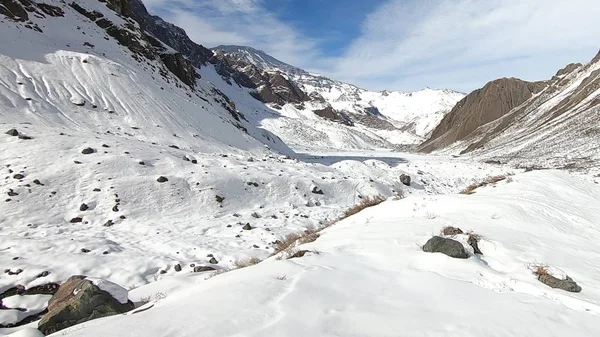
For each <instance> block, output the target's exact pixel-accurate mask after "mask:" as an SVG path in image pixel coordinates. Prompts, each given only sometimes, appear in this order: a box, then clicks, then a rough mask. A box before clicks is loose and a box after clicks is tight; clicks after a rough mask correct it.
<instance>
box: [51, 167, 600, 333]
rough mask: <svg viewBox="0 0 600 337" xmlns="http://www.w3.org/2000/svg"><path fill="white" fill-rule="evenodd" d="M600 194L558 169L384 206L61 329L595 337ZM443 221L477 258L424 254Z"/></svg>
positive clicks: (158, 287)
mask: <svg viewBox="0 0 600 337" xmlns="http://www.w3.org/2000/svg"><path fill="white" fill-rule="evenodd" d="M599 193H600V189H599V188H598V187H596V186H589V184H588V183H587V182H586V181H583V180H579V179H574V178H573V177H571V176H570V175H568V174H566V173H564V172H551V171H538V172H531V173H526V174H523V175H517V176H515V177H514V180H513V181H512V182H509V183H502V184H500V185H498V186H497V187H496V188H492V187H487V188H483V189H481V190H479V191H477V193H476V194H474V195H446V196H438V197H427V198H423V197H421V196H414V197H409V198H406V199H404V200H397V201H393V200H390V201H388V202H385V203H383V204H381V205H379V206H376V207H374V208H370V209H367V210H365V211H363V212H361V213H359V214H357V215H355V216H352V217H350V218H348V219H346V220H343V221H342V222H340V223H338V224H337V225H335V226H333V227H331V228H329V229H327V230H326V231H325V232H323V233H322V235H321V237H320V238H319V239H318V240H317V241H315V242H313V243H309V244H306V245H303V246H300V247H298V249H302V250H308V253H306V255H304V257H302V258H293V259H281V260H278V259H277V258H275V257H273V258H271V259H269V260H266V261H263V262H261V263H259V264H258V265H255V266H252V267H249V268H244V269H239V270H234V271H231V272H228V273H225V274H221V275H217V276H214V277H211V278H206V277H198V276H194V275H180V276H179V277H171V278H168V279H164V280H161V281H159V282H156V283H154V284H151V285H148V286H146V287H141V288H138V289H136V290H134V291H132V292H131V294H130V297H131V298H132V299H135V300H139V299H142V298H144V297H147V298H150V299H151V300H150V302H149V303H147V304H145V305H144V306H142V307H140V308H139V309H138V310H136V311H134V312H133V314H128V315H118V316H113V317H108V318H104V319H99V320H95V321H91V322H86V323H85V324H82V325H79V326H75V327H72V328H70V329H68V330H65V331H63V334H66V335H68V336H75V337H79V336H82V337H83V336H85V337H96V336H98V337H100V336H118V335H128V336H150V337H166V336H174V335H176V336H197V335H198V334H199V333H201V334H202V335H204V336H236V335H240V334H243V335H245V336H263V335H265V334H266V335H275V336H306V335H316V336H347V335H360V336H392V335H403V336H423V335H427V336H458V335H460V336H481V335H491V336H513V335H514V336H516V335H521V334H526V335H528V336H535V337H545V336H563V335H569V336H576V337H587V336H593V335H596V334H598V333H599V332H600V325H599V324H598V316H599V315H600V307H599V306H598V301H600V292H599V291H598V289H600V280H599V279H598V275H597V272H596V270H595V268H590V266H595V265H597V264H598V263H599V262H600V261H599V259H600V251H599V249H598V245H597V241H598V239H600V238H599V237H598V232H597V230H596V229H595V228H594V227H593V224H594V223H595V222H597V221H598V220H599V219H600V212H599V211H598V209H597V208H596V209H590V208H589V207H587V205H590V203H594V201H595V200H596V196H597V195H598V194H599ZM566 196H568V198H565V197H566ZM566 203H568V204H569V205H570V206H569V207H564V205H565V204H566ZM566 219H570V220H566ZM448 224H455V225H458V224H460V227H461V228H462V229H463V230H467V229H468V230H472V231H474V232H475V233H477V234H480V235H482V236H483V237H482V239H481V240H480V242H479V247H480V249H481V251H482V252H483V255H474V254H473V251H472V249H471V250H469V258H467V259H452V258H450V257H448V256H445V255H443V254H440V253H425V252H423V251H421V248H420V247H421V246H422V245H423V244H424V243H425V242H426V241H427V240H428V239H429V238H430V237H431V236H432V234H437V233H439V232H440V230H441V229H442V228H443V227H444V226H447V225H448ZM463 236H464V238H463ZM455 238H456V239H457V240H461V241H463V240H466V235H457V236H455ZM467 247H468V246H467ZM469 248H470V247H469ZM537 264H547V265H548V266H549V267H548V268H552V269H553V270H555V272H556V273H566V274H568V275H569V276H570V277H572V278H573V279H574V280H576V281H577V282H578V284H580V285H581V287H582V289H583V290H582V291H581V292H580V293H568V292H565V291H563V290H559V289H552V288H550V287H548V286H546V285H544V284H542V283H541V282H539V281H538V280H537V279H536V276H535V275H534V274H533V272H532V270H535V266H536V265H537ZM159 295H160V296H159ZM155 296H156V297H155ZM155 298H156V299H155ZM167 317H168V319H165V318H167ZM60 335H61V333H60V332H59V333H57V334H55V335H53V336H60Z"/></svg>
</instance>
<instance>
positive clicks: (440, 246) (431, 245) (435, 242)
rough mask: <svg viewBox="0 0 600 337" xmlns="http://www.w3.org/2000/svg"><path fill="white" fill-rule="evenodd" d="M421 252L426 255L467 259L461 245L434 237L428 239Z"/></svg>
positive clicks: (454, 241)
mask: <svg viewBox="0 0 600 337" xmlns="http://www.w3.org/2000/svg"><path fill="white" fill-rule="evenodd" d="M423 251H424V252H426V253H442V254H446V255H448V256H450V257H453V258H456V259H466V258H468V257H469V253H467V251H466V250H465V247H464V246H463V245H462V243H460V242H458V241H456V240H452V239H448V238H443V237H441V236H434V237H432V238H431V239H429V241H427V243H425V245H424V246H423Z"/></svg>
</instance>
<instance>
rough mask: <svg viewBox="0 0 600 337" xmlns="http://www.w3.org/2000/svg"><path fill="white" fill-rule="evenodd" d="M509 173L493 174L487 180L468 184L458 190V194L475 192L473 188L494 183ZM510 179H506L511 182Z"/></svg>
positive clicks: (506, 176) (507, 176) (504, 178)
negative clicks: (502, 174) (461, 189)
mask: <svg viewBox="0 0 600 337" xmlns="http://www.w3.org/2000/svg"><path fill="white" fill-rule="evenodd" d="M509 176H510V175H504V176H495V177H492V178H489V179H487V180H484V181H482V182H480V183H478V184H471V185H469V186H467V188H465V189H464V190H463V191H461V192H460V194H467V195H468V194H473V193H475V190H476V189H478V188H480V187H483V186H487V185H493V184H496V183H498V182H500V181H502V180H506V179H507V178H509ZM511 181H512V179H510V180H508V182H511Z"/></svg>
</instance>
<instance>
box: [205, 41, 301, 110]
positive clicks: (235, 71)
mask: <svg viewBox="0 0 600 337" xmlns="http://www.w3.org/2000/svg"><path fill="white" fill-rule="evenodd" d="M211 63H213V64H215V69H217V72H218V73H219V75H221V76H222V77H223V78H224V79H225V80H227V81H229V80H231V79H233V80H234V81H235V82H237V83H238V84H239V85H241V86H243V87H246V88H250V89H256V92H255V93H254V94H253V96H254V98H256V99H258V100H260V101H262V102H265V103H275V104H279V105H284V104H287V103H301V102H305V101H309V100H311V98H310V97H309V96H308V95H307V94H306V93H305V92H304V91H302V89H300V88H299V87H298V86H297V85H296V83H294V82H293V81H291V80H290V79H289V78H287V77H286V76H284V75H283V74H282V73H281V72H279V71H272V72H268V71H264V70H263V69H260V68H258V67H257V66H255V65H253V64H250V63H247V62H246V61H244V59H243V58H242V57H241V56H240V55H237V54H225V53H223V52H221V51H216V52H215V55H214V57H213V58H212V59H211Z"/></svg>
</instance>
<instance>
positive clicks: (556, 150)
mask: <svg viewBox="0 0 600 337" xmlns="http://www.w3.org/2000/svg"><path fill="white" fill-rule="evenodd" d="M599 103H600V54H598V55H597V56H596V57H595V58H594V59H593V60H592V61H591V62H589V63H587V64H585V65H582V64H570V65H568V66H566V67H565V68H564V69H561V70H559V71H558V72H557V74H556V75H555V76H554V77H552V78H551V79H550V80H548V81H545V82H536V83H528V82H524V81H520V80H517V79H502V80H498V81H493V82H491V83H488V84H487V85H486V86H485V87H484V88H482V89H480V90H476V91H474V92H473V93H471V94H469V95H467V97H465V98H464V99H463V100H462V101H460V102H459V103H458V104H457V106H456V107H454V109H452V111H451V112H450V113H449V114H448V115H446V117H445V118H444V119H443V120H442V122H441V123H440V125H439V126H438V127H437V128H436V129H435V130H434V131H433V133H432V136H431V138H430V139H428V140H427V141H426V142H425V143H423V144H422V145H421V149H422V150H423V151H426V152H431V151H441V152H454V153H456V152H460V153H461V154H469V155H473V156H478V157H483V158H487V159H489V160H495V161H499V162H502V163H510V164H514V165H528V166H537V167H546V168H548V167H549V168H569V169H580V170H585V171H587V170H591V171H590V172H592V173H593V172H596V173H600V167H599V166H598V162H599V161H600V157H599V154H600V151H599V150H600V143H599V142H598V139H600V138H599V137H598V135H599V133H598V127H597V125H598V122H600V118H599V117H598V116H600V115H599V112H600V106H599Z"/></svg>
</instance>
